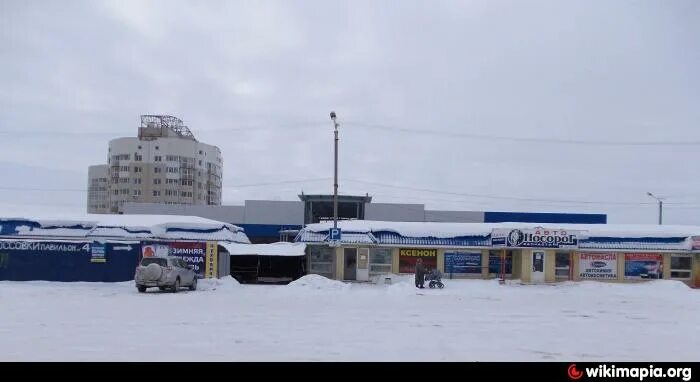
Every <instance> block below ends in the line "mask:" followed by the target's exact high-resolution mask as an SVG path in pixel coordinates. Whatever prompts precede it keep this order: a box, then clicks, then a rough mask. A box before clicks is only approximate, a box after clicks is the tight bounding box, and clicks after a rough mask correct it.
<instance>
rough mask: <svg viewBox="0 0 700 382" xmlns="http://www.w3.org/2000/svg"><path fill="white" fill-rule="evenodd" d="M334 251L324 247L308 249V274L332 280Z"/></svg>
mask: <svg viewBox="0 0 700 382" xmlns="http://www.w3.org/2000/svg"><path fill="white" fill-rule="evenodd" d="M334 253H335V252H334V250H333V248H330V247H324V246H310V247H309V273H315V274H318V275H321V276H325V277H328V278H333V275H334V273H335V272H333V266H334V264H335V262H334V261H333V258H334V256H333V255H334Z"/></svg>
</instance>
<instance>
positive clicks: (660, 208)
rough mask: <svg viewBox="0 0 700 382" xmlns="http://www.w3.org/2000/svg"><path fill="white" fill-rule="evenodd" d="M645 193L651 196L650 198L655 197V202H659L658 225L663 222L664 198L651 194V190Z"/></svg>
mask: <svg viewBox="0 0 700 382" xmlns="http://www.w3.org/2000/svg"><path fill="white" fill-rule="evenodd" d="M647 195H649V196H651V197H652V198H654V199H656V201H657V202H659V225H662V224H663V215H664V200H663V198H659V197H657V196H655V195H654V194H652V193H651V192H647Z"/></svg>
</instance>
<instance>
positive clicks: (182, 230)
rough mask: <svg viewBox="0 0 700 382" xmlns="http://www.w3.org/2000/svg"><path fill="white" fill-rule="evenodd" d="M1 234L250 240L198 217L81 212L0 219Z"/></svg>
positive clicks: (228, 227) (237, 229)
mask: <svg viewBox="0 0 700 382" xmlns="http://www.w3.org/2000/svg"><path fill="white" fill-rule="evenodd" d="M0 235H2V236H15V237H16V236H22V237H32V238H36V237H62V238H77V237H89V238H114V239H122V238H126V239H170V240H177V239H180V240H216V241H231V242H237V243H250V240H249V239H248V237H247V236H246V234H245V232H244V231H243V229H242V228H240V227H238V226H235V225H233V224H229V223H224V222H219V221H216V220H210V219H205V218H201V217H197V216H174V215H90V214H86V215H82V216H48V217H30V218H27V217H16V218H0Z"/></svg>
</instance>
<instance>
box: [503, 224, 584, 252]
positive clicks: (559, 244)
mask: <svg viewBox="0 0 700 382" xmlns="http://www.w3.org/2000/svg"><path fill="white" fill-rule="evenodd" d="M579 235H580V234H579V231H568V230H562V229H549V228H531V229H507V228H506V229H504V228H495V229H493V230H492V231H491V245H492V246H494V247H515V248H577V247H578V237H579Z"/></svg>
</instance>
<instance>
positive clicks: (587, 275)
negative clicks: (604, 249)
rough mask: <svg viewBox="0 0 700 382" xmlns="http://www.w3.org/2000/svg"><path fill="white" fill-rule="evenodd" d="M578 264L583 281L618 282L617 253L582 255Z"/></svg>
mask: <svg viewBox="0 0 700 382" xmlns="http://www.w3.org/2000/svg"><path fill="white" fill-rule="evenodd" d="M578 264H579V266H578V267H579V275H578V276H579V278H580V279H581V280H617V254H616V253H581V254H580V255H579V263H578Z"/></svg>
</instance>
